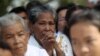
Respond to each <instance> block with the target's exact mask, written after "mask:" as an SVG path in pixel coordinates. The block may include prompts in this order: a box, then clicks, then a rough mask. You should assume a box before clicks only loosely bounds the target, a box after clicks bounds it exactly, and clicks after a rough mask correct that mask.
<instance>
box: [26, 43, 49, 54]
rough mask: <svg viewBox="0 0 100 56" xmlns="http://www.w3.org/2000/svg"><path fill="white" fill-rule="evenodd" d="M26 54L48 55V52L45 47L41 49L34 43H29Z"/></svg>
mask: <svg viewBox="0 0 100 56" xmlns="http://www.w3.org/2000/svg"><path fill="white" fill-rule="evenodd" d="M25 56H48V54H47V53H46V51H45V50H43V49H41V50H40V49H39V48H37V47H34V46H32V45H28V46H27V51H26V53H25Z"/></svg>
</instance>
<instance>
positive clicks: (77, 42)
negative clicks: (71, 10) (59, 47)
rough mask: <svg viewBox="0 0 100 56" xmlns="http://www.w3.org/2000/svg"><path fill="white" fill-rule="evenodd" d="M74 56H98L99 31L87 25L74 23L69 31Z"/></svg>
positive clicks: (99, 48)
mask: <svg viewBox="0 0 100 56" xmlns="http://www.w3.org/2000/svg"><path fill="white" fill-rule="evenodd" d="M70 34H71V39H72V45H73V48H74V52H75V54H76V56H100V31H99V29H98V28H97V27H96V26H94V25H92V24H89V23H76V24H75V25H73V26H72V27H71V30H70Z"/></svg>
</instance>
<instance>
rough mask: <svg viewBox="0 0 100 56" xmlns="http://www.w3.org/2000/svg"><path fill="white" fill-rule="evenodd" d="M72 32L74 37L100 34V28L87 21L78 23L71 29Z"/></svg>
mask: <svg viewBox="0 0 100 56" xmlns="http://www.w3.org/2000/svg"><path fill="white" fill-rule="evenodd" d="M70 34H71V37H72V38H81V39H82V38H84V37H87V36H91V37H92V36H96V35H97V34H99V29H98V28H97V27H96V26H94V25H92V24H87V23H76V24H75V25H73V26H72V27H71V29H70Z"/></svg>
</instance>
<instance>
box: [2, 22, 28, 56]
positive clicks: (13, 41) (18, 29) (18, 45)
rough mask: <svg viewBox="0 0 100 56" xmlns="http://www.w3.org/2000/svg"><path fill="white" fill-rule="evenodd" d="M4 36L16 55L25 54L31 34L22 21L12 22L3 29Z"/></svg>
mask: <svg viewBox="0 0 100 56" xmlns="http://www.w3.org/2000/svg"><path fill="white" fill-rule="evenodd" d="M2 36H3V38H4V40H5V42H6V43H7V44H8V45H9V46H10V47H11V49H12V52H13V53H14V54H15V55H18V56H20V55H24V53H25V52H26V49H27V42H28V37H29V36H28V33H27V32H26V31H25V29H24V28H23V26H22V25H21V24H20V23H16V24H12V25H9V26H7V27H6V28H4V29H3V30H2Z"/></svg>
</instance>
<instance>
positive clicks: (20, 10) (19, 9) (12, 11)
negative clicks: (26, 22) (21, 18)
mask: <svg viewBox="0 0 100 56" xmlns="http://www.w3.org/2000/svg"><path fill="white" fill-rule="evenodd" d="M21 12H25V13H26V14H27V11H26V9H25V8H24V7H23V6H20V7H15V8H13V9H12V10H11V11H10V12H9V13H16V14H18V13H21Z"/></svg>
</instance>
